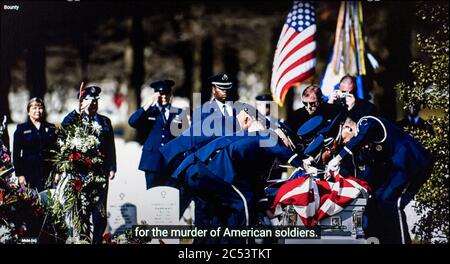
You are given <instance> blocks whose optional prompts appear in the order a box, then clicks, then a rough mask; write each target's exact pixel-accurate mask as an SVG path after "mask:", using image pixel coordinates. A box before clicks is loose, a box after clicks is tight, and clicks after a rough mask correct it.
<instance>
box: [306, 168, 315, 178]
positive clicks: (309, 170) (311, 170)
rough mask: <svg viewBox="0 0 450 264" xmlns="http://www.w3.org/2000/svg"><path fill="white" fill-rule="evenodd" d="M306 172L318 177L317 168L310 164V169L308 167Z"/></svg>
mask: <svg viewBox="0 0 450 264" xmlns="http://www.w3.org/2000/svg"><path fill="white" fill-rule="evenodd" d="M306 173H307V174H309V175H311V176H313V177H316V176H317V168H316V167H311V166H309V167H308V169H306Z"/></svg>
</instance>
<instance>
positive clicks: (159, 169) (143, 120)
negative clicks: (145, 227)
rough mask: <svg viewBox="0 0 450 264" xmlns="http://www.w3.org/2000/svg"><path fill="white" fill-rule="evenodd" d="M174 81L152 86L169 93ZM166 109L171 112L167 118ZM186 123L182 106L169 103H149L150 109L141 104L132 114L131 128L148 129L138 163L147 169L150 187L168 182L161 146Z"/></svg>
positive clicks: (146, 174)
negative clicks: (173, 105)
mask: <svg viewBox="0 0 450 264" xmlns="http://www.w3.org/2000/svg"><path fill="white" fill-rule="evenodd" d="M173 84H174V83H173V81H170V80H165V81H156V82H153V83H152V84H151V85H150V86H152V87H154V88H155V91H160V90H161V91H164V92H167V91H168V90H170V87H171V86H172V85H173ZM166 111H168V112H169V115H168V118H166V114H165V112H166ZM187 123H188V121H187V118H186V116H185V114H184V113H183V111H182V109H179V108H175V107H172V106H171V105H170V104H168V105H166V106H165V107H162V106H159V105H154V106H150V107H149V108H148V109H147V111H146V110H144V108H142V107H141V108H139V109H138V110H137V111H136V112H134V113H133V114H132V115H131V116H130V118H129V120H128V124H129V125H130V126H131V127H133V128H135V129H139V130H143V131H148V136H147V139H146V140H145V143H144V145H143V148H142V155H141V160H140V162H139V170H141V171H144V172H145V178H146V183H147V189H150V188H152V187H155V186H159V185H166V184H167V182H166V180H165V179H164V177H163V176H164V175H163V173H164V172H163V169H164V167H163V165H164V163H163V158H162V155H161V153H160V152H159V149H160V148H161V147H163V146H164V145H166V144H167V143H169V142H170V141H171V140H172V139H174V138H175V137H176V136H177V135H176V134H172V132H171V130H172V131H177V132H180V131H181V129H182V128H183V127H184V126H185V125H186V124H187Z"/></svg>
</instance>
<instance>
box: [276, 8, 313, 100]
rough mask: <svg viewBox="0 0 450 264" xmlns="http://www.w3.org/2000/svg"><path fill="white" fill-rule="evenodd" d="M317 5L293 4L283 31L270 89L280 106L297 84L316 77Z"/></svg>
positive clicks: (277, 48) (278, 44)
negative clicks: (315, 8) (315, 7)
mask: <svg viewBox="0 0 450 264" xmlns="http://www.w3.org/2000/svg"><path fill="white" fill-rule="evenodd" d="M315 19H316V18H315V11H314V6H313V4H312V3H311V2H309V1H294V5H293V7H292V9H291V11H290V12H289V14H288V17H287V19H286V23H285V24H284V26H283V29H282V31H281V35H280V38H279V40H278V43H277V47H276V50H275V56H274V59H273V65H272V78H271V83H270V90H271V92H272V96H273V98H274V100H275V102H277V103H278V104H279V105H281V106H282V105H283V103H284V99H285V96H286V93H287V91H288V90H289V88H291V87H292V86H293V85H294V84H296V83H302V82H304V81H306V80H308V79H310V78H311V77H313V76H314V72H315V67H316V41H315V33H316V24H315Z"/></svg>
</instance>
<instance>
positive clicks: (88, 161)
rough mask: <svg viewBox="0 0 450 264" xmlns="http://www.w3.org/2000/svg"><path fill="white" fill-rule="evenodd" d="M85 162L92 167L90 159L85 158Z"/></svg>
mask: <svg viewBox="0 0 450 264" xmlns="http://www.w3.org/2000/svg"><path fill="white" fill-rule="evenodd" d="M84 161H85V162H86V164H87V165H88V167H89V168H91V167H92V164H93V162H92V160H91V159H90V158H85V159H84Z"/></svg>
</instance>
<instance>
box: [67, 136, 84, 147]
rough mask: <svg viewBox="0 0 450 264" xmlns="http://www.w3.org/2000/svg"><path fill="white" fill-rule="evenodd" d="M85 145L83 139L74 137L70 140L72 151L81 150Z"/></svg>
mask: <svg viewBox="0 0 450 264" xmlns="http://www.w3.org/2000/svg"><path fill="white" fill-rule="evenodd" d="M82 145H83V141H82V140H81V138H78V137H74V138H72V140H70V149H74V148H76V149H81V146H82Z"/></svg>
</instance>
